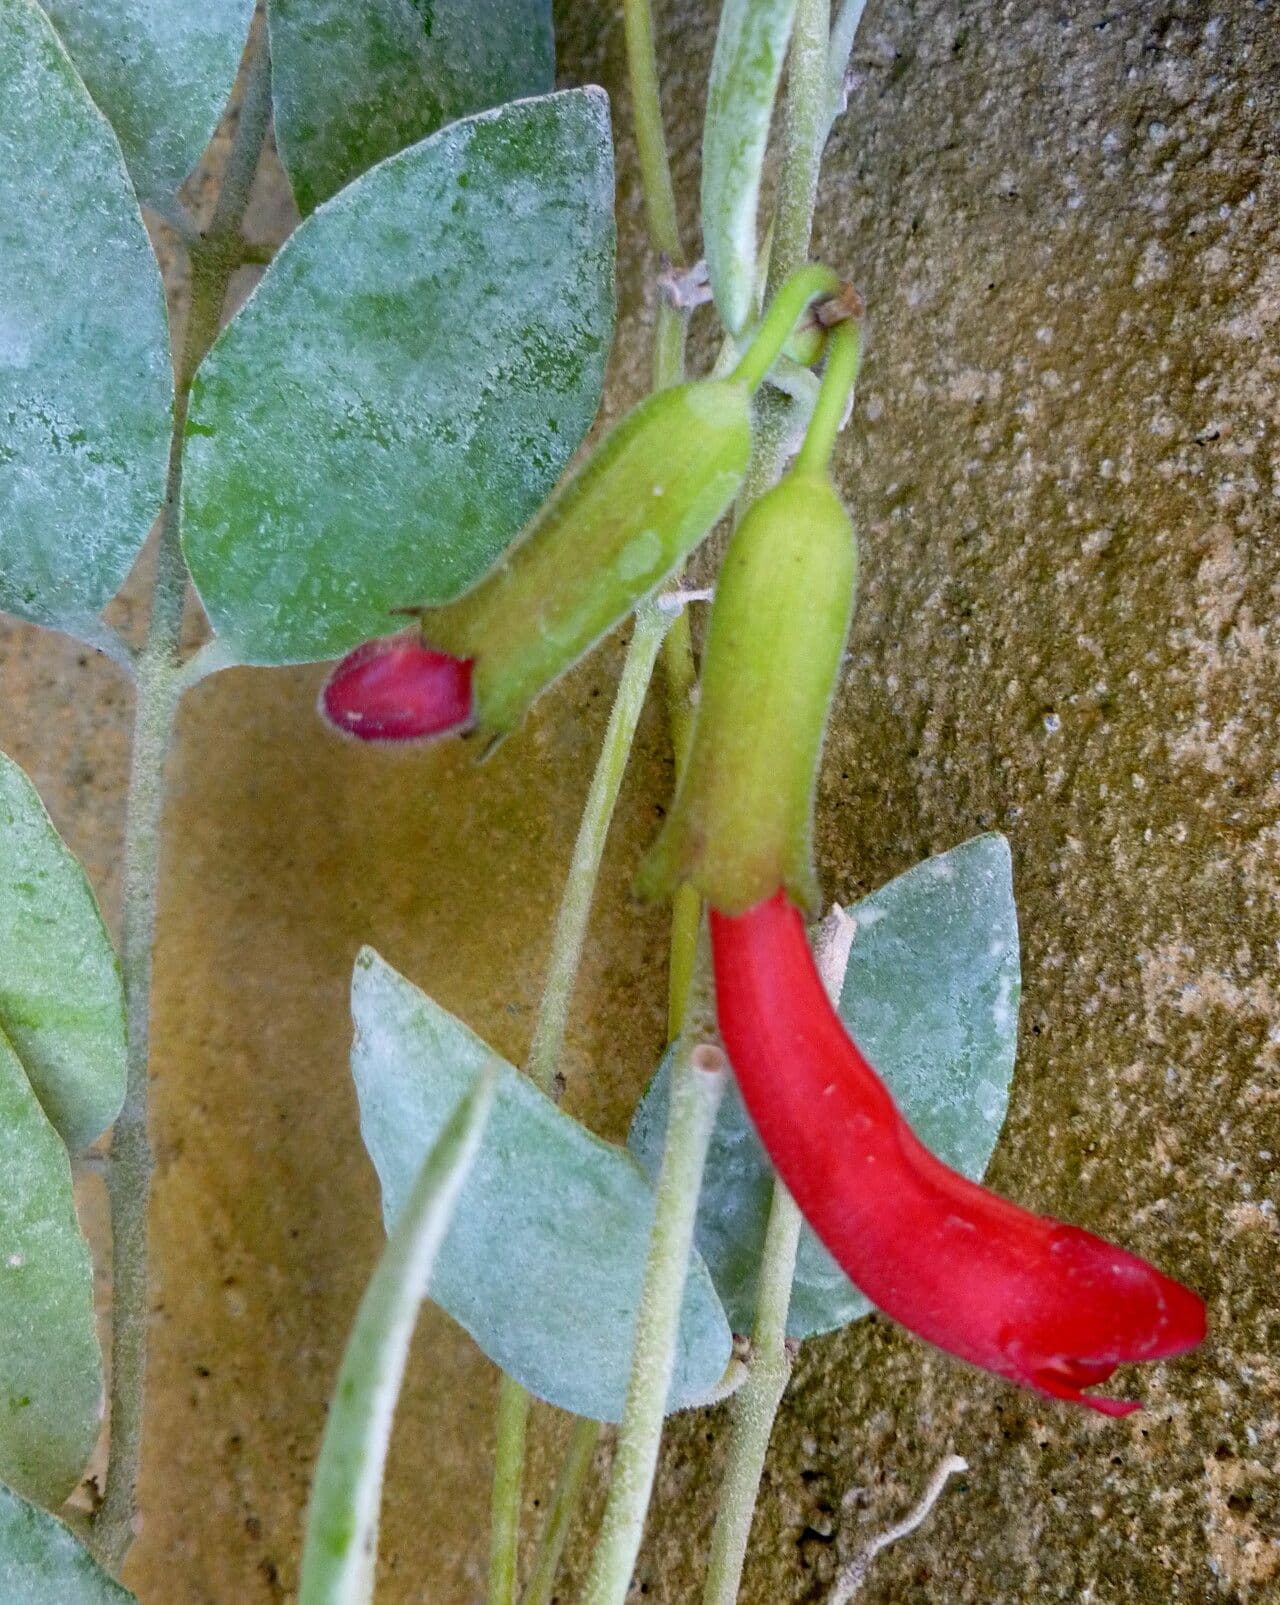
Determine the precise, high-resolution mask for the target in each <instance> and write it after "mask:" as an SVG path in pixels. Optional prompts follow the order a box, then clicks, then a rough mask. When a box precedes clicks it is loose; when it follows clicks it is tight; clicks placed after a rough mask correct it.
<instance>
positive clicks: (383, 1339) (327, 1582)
mask: <svg viewBox="0 0 1280 1605" xmlns="http://www.w3.org/2000/svg"><path fill="white" fill-rule="evenodd" d="M494 1090H495V1082H494V1072H493V1070H492V1068H489V1069H485V1070H483V1071H481V1073H480V1074H479V1076H477V1078H476V1081H475V1084H474V1085H473V1087H472V1088H471V1090H470V1092H468V1093H467V1094H466V1096H465V1097H464V1098H463V1099H462V1102H461V1103H460V1104H459V1106H458V1108H457V1109H456V1110H455V1111H454V1112H453V1114H452V1115H451V1116H450V1118H449V1121H448V1124H447V1125H446V1126H445V1128H444V1130H443V1131H442V1132H441V1133H440V1136H439V1138H438V1139H437V1141H436V1142H435V1143H434V1144H433V1146H432V1148H431V1150H430V1152H429V1153H428V1155H427V1157H426V1159H425V1160H424V1161H423V1163H422V1169H421V1170H420V1171H419V1172H418V1176H417V1179H416V1180H415V1181H414V1184H413V1187H412V1188H411V1189H410V1192H409V1197H408V1199H407V1200H406V1201H405V1206H404V1209H403V1210H402V1212H401V1214H400V1219H399V1220H398V1221H397V1222H396V1226H395V1230H394V1231H393V1232H392V1233H391V1236H390V1239H389V1240H388V1242H387V1246H386V1248H385V1250H384V1251H383V1255H382V1258H381V1260H380V1261H379V1262H378V1268H377V1270H375V1271H374V1273H373V1277H372V1279H371V1281H370V1283H369V1286H368V1288H367V1289H366V1291H365V1295H364V1298H363V1299H362V1300H361V1301H360V1309H359V1312H358V1314H357V1315H356V1324H355V1328H354V1330H353V1331H352V1333H351V1340H350V1342H349V1343H348V1344H347V1352H346V1354H345V1355H344V1356H343V1361H342V1371H341V1374H340V1375H339V1377H338V1386H337V1388H336V1389H335V1390H334V1396H333V1405H332V1408H331V1409H330V1412H329V1421H328V1424H327V1426H326V1427H325V1433H324V1443H323V1444H322V1446H321V1449H320V1459H319V1462H318V1464H317V1466H316V1474H315V1481H314V1483H313V1486H312V1490H311V1507H310V1512H309V1514H308V1517H307V1541H306V1547H305V1549H304V1551H303V1556H302V1583H301V1588H300V1592H299V1605H368V1602H369V1601H370V1600H371V1599H372V1598H373V1577H374V1569H375V1566H376V1563H377V1559H378V1515H379V1509H380V1506H381V1504H382V1474H383V1469H384V1467H385V1466H386V1460H387V1446H388V1444H389V1443H390V1441H391V1425H392V1421H393V1420H394V1418H395V1410H396V1400H397V1399H398V1398H399V1397H400V1384H401V1382H402V1381H403V1379H404V1368H405V1363H406V1361H407V1360H408V1358H409V1342H410V1339H411V1338H412V1337H413V1329H414V1326H415V1325H416V1324H417V1320H418V1310H419V1308H420V1307H421V1304H422V1300H423V1299H424V1298H425V1297H426V1292H427V1287H428V1285H429V1284H430V1281H431V1272H432V1268H433V1267H434V1265H435V1259H436V1255H437V1254H438V1253H439V1251H440V1244H441V1243H442V1242H443V1240H444V1234H445V1232H446V1231H447V1230H448V1226H449V1222H450V1220H451V1219H452V1218H453V1212H454V1209H455V1207H456V1205H457V1202H458V1194H459V1193H460V1192H461V1191H462V1184H463V1182H464V1181H465V1180H466V1177H467V1172H468V1171H469V1170H470V1168H471V1165H472V1162H473V1161H474V1159H475V1156H476V1150H477V1148H478V1147H479V1144H480V1134H481V1132H482V1131H483V1130H484V1124H485V1121H486V1120H487V1119H488V1118H489V1112H490V1110H491V1109H492V1107H493V1094H494Z"/></svg>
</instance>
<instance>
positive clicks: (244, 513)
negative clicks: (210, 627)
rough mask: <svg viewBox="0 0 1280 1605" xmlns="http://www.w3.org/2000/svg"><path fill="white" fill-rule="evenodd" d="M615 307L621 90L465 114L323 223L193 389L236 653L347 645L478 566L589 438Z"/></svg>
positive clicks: (194, 473) (195, 544)
mask: <svg viewBox="0 0 1280 1605" xmlns="http://www.w3.org/2000/svg"><path fill="white" fill-rule="evenodd" d="M612 322H613V170H612V156H611V150H610V143H609V117H608V103H607V101H606V99H605V97H604V95H603V94H602V93H601V92H600V91H599V90H585V91H584V90H572V91H570V92H568V93H565V94H560V95H550V96H547V97H545V98H544V99H541V100H529V101H522V102H520V103H519V104H517V105H512V106H507V107H504V108H503V109H502V110H501V111H497V112H485V113H482V114H481V115H480V116H478V117H473V118H469V119H468V120H467V121H465V122H460V123H454V124H452V125H451V126H450V127H449V128H446V129H445V130H444V131H443V132H442V133H439V134H436V135H435V136H434V137H433V138H431V139H429V140H426V141H424V142H423V143H422V144H420V145H415V146H413V147H412V148H411V149H410V150H407V151H404V152H403V153H402V154H401V155H399V156H393V157H391V158H390V159H389V160H387V161H385V162H383V163H382V164H381V165H380V166H378V167H376V168H374V169H373V170H372V171H371V172H369V173H366V174H365V176H364V177H363V178H361V179H359V180H357V182H356V183H354V184H352V185H351V186H350V187H349V188H347V189H345V190H344V191H343V192H342V193H341V195H339V196H337V197H336V198H335V199H334V200H332V201H330V202H329V203H328V205H326V206H324V207H322V208H321V210H320V211H318V212H316V213H315V214H314V215H313V216H312V217H310V218H308V219H307V221H306V222H305V223H303V224H302V226H301V227H300V228H299V229H298V230H297V232H296V233H295V234H294V235H293V236H292V238H291V239H290V240H289V242H288V243H287V244H286V245H285V247H284V249H283V250H282V251H281V252H280V254H279V256H278V257H277V258H276V260H275V262H274V263H273V264H272V265H271V267H270V269H269V270H268V271H267V274H266V276H265V277H264V278H263V280H262V283H261V285H260V286H259V288H258V289H257V291H256V292H255V294H254V295H253V296H252V297H251V298H250V300H249V301H248V303H247V304H246V305H245V307H244V308H243V310H242V311H241V312H240V314H239V316H238V317H237V318H236V319H235V321H234V322H233V323H232V324H231V325H230V327H229V328H228V329H227V330H226V331H225V332H224V333H223V335H222V337H221V339H220V340H219V341H218V343H217V345H216V346H215V347H214V349H213V351H212V353H211V354H210V356H209V357H208V359H207V360H206V362H205V364H204V366H203V367H202V368H201V370H200V373H199V375H198V377H197V379H196V385H195V392H194V394H193V397H192V402H191V416H190V423H189V425H188V430H189V439H188V445H187V454H186V462H187V467H186V476H185V540H186V549H187V556H188V560H189V561H190V564H191V569H192V573H193V574H194V576H195V580H196V584H197V586H198V587H199V590H200V594H201V596H202V598H203V600H204V603H205V606H206V608H207V609H208V611H209V615H210V617H211V618H212V620H213V623H214V626H215V628H216V629H217V631H218V633H219V635H220V636H221V637H222V638H223V641H224V644H225V645H226V647H227V648H228V649H229V650H231V651H232V652H234V653H235V654H238V655H239V656H240V657H241V658H242V659H243V660H244V661H246V662H252V663H291V662H303V661H310V660H313V659H317V658H326V657H335V656H337V655H338V654H340V653H342V652H345V651H346V650H348V649H349V648H350V647H353V646H355V645H356V644H357V643H359V642H360V641H362V640H363V639H364V638H365V637H367V636H370V635H374V634H386V633H388V632H389V631H391V630H393V629H396V628H398V627H400V626H402V625H403V622H404V621H403V620H402V619H400V620H397V619H396V618H394V617H393V616H392V609H394V608H396V607H399V606H404V605H406V604H412V603H417V602H426V601H444V600H448V599H449V598H451V597H452V596H454V595H456V594H457V593H458V592H459V591H460V590H463V589H464V588H465V587H466V586H467V585H468V584H470V583H471V582H472V581H473V580H475V579H477V578H478V577H479V576H480V575H481V574H482V573H483V572H484V571H485V569H486V568H488V567H489V566H490V564H491V563H492V562H493V560H494V558H495V557H497V555H498V554H499V553H500V552H501V551H502V550H503V548H504V547H505V546H506V545H507V544H508V543H509V542H510V541H511V539H512V538H513V537H514V536H515V535H516V534H517V533H518V531H519V529H520V528H521V526H522V525H523V524H524V523H525V521H526V520H527V519H528V518H529V517H530V515H531V514H532V513H533V512H534V511H535V510H536V508H537V507H538V506H539V505H540V504H541V502H542V501H543V499H544V498H545V496H546V494H547V492H548V491H549V490H550V489H551V486H552V485H553V484H554V483H555V480H556V479H557V477H558V476H559V474H560V471H561V469H562V468H563V467H564V465H565V463H566V461H567V460H568V458H569V455H570V454H571V453H572V451H573V450H574V448H575V447H576V446H577V444H578V442H579V441H580V440H581V438H582V436H583V434H584V433H585V431H586V428H587V426H588V424H589V423H590V421H591V418H592V415H593V413H594V412H595V408H596V403H597V401H598V399H599V395H600V384H601V379H602V376H603V372H604V362H605V357H606V355H607V353H608V347H609V340H610V336H611V332H612Z"/></svg>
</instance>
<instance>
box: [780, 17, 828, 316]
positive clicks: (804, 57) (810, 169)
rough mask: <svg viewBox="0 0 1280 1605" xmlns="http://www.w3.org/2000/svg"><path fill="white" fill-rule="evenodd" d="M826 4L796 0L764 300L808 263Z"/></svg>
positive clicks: (822, 120) (823, 93)
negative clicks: (779, 166) (780, 168)
mask: <svg viewBox="0 0 1280 1605" xmlns="http://www.w3.org/2000/svg"><path fill="white" fill-rule="evenodd" d="M830 70H831V0H799V3H798V4H797V6H796V20H795V25H794V27H793V28H792V31H791V49H790V52H789V53H788V56H787V97H786V103H785V105H784V106H783V111H782V152H783V154H782V172H781V174H780V176H779V179H778V202H777V208H776V210H775V212H774V219H773V239H772V244H771V248H770V251H769V277H768V280H767V286H766V290H765V300H766V302H768V300H769V299H770V298H771V297H773V296H774V295H776V294H777V293H778V291H779V290H780V289H781V287H782V286H783V285H784V284H785V283H786V281H787V280H788V279H789V278H790V277H791V275H792V274H793V273H794V272H796V270H797V269H798V268H800V267H803V265H804V264H805V263H806V262H807V261H808V260H809V241H810V238H811V236H812V234H813V212H814V206H815V203H816V201H817V197H818V172H819V170H820V168H821V166H822V150H823V146H824V145H825V144H826V140H827V133H828V131H829V129H830V126H831V125H830V123H829V122H828V120H827V109H828V87H827V86H828V75H829V73H830Z"/></svg>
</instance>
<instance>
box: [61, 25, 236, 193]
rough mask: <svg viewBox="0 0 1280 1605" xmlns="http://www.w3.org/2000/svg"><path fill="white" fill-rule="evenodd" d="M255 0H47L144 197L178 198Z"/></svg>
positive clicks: (218, 108)
mask: <svg viewBox="0 0 1280 1605" xmlns="http://www.w3.org/2000/svg"><path fill="white" fill-rule="evenodd" d="M253 4H254V0H45V3H44V9H45V11H46V12H47V13H48V15H49V19H50V21H51V22H52V23H53V25H54V27H55V28H56V29H57V30H58V33H59V35H60V36H61V38H62V42H63V44H64V45H66V47H67V52H68V54H69V55H70V57H71V59H72V61H74V62H75V64H76V66H77V67H78V68H79V69H80V76H81V77H82V78H83V79H84V81H85V84H86V85H87V86H88V89H89V93H90V94H91V95H92V96H93V98H94V100H95V101H97V103H98V105H99V106H100V107H101V108H102V110H103V112H105V114H106V116H107V118H108V120H109V121H110V123H111V126H112V127H113V128H114V129H115V131H116V134H117V135H118V137H119V140H120V145H121V148H122V150H123V151H124V159H125V162H126V164H127V165H128V168H129V172H130V174H131V175H132V177H133V182H134V184H135V185H136V186H137V190H138V194H139V195H140V196H141V197H142V199H143V200H145V201H156V200H166V199H169V198H171V197H172V196H173V195H174V193H175V192H176V190H177V189H178V186H179V185H180V184H181V183H182V181H183V179H185V178H186V176H187V174H188V173H190V171H191V169H192V168H193V167H194V166H195V165H196V163H197V162H198V161H199V160H200V157H201V155H202V154H203V152H204V148H205V146H206V145H207V144H208V143H209V140H210V139H211V137H212V135H213V131H214V129H215V128H216V127H217V126H218V120H219V118H220V117H221V116H222V112H223V108H224V107H225V106H226V103H227V97H228V96H229V95H230V93H231V86H232V84H233V83H234V82H235V76H236V68H237V67H238V65H239V63H240V57H241V55H242V53H243V51H244V45H245V39H246V38H247V36H248V32H249V23H250V20H251V19H252V17H253Z"/></svg>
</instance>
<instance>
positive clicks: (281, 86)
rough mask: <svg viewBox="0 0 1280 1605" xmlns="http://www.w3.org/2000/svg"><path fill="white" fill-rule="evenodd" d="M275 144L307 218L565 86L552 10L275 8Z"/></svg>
mask: <svg viewBox="0 0 1280 1605" xmlns="http://www.w3.org/2000/svg"><path fill="white" fill-rule="evenodd" d="M267 14H268V16H269V17H270V19H271V71H272V87H271V95H272V100H273V102H274V105H275V126H276V140H277V142H278V144H279V147H280V156H281V160H282V161H283V162H284V165H285V169H286V171H287V172H288V174H289V179H290V181H291V183H292V184H293V193H294V197H295V198H296V200H297V202H298V208H299V210H300V211H301V212H302V213H303V214H304V215H305V214H306V213H307V212H310V211H312V210H314V208H315V207H317V206H319V204H320V202H321V201H326V200H328V199H329V197H330V196H331V195H334V194H336V193H337V191H338V190H340V189H341V188H342V186H343V185H344V184H349V183H350V182H351V180H352V179H353V178H358V177H359V176H360V174H361V173H364V172H367V171H368V169H369V168H370V167H372V166H373V165H374V164H375V163H376V162H380V161H382V159H383V158H384V157H386V156H393V155H395V153H396V151H399V150H404V148H405V147H406V146H407V145H412V144H415V143H416V142H417V141H418V140H420V139H425V138H426V136H427V135H428V134H434V133H435V131H436V130H437V129H438V128H443V127H444V125H445V124H446V123H451V122H453V121H454V119H455V118H458V117H465V116H468V115H469V114H470V113H472V112H477V111H485V110H487V109H488V108H489V107H491V106H500V105H502V103H503V102H504V101H508V100H518V99H522V98H523V97H525V96H528V95H541V94H545V93H546V92H547V91H548V90H550V89H552V88H554V87H555V43H554V37H553V33H552V25H551V0H434V4H430V5H424V4H422V3H421V0H270V4H269V6H268V12H267Z"/></svg>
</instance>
